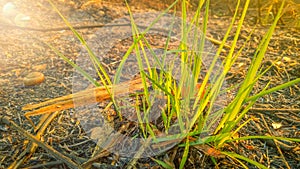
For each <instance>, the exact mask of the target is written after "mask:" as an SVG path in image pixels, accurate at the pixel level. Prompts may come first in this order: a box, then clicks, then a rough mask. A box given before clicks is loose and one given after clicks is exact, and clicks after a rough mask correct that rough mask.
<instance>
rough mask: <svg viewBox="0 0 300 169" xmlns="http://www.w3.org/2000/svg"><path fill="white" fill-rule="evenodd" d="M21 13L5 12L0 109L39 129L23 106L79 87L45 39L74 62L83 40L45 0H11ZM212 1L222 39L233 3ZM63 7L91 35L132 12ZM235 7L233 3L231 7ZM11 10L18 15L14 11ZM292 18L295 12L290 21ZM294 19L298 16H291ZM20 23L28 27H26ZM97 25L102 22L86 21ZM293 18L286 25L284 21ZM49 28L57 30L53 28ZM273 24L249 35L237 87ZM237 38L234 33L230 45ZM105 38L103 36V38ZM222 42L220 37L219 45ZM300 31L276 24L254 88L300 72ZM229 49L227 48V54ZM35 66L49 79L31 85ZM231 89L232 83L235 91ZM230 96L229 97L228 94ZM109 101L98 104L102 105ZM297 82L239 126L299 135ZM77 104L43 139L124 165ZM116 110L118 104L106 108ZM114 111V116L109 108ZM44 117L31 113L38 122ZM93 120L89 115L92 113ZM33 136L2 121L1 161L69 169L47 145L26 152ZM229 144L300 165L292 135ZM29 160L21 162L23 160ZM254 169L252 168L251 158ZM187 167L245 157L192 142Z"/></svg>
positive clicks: (281, 163) (166, 157) (213, 23)
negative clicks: (79, 115) (216, 154)
mask: <svg viewBox="0 0 300 169" xmlns="http://www.w3.org/2000/svg"><path fill="white" fill-rule="evenodd" d="M7 2H8V1H6V0H3V1H0V6H1V7H2V6H4V5H5V4H6V3H7ZM10 2H13V3H14V4H15V6H16V8H17V9H18V11H19V12H20V13H23V14H25V15H27V16H30V19H29V20H25V21H18V20H17V21H16V20H14V19H13V17H11V16H4V15H3V12H2V15H1V20H0V28H1V29H0V35H1V37H2V38H1V40H0V49H1V52H0V63H1V65H0V116H7V117H9V118H10V119H11V120H12V121H14V122H15V123H17V124H18V125H19V126H20V127H21V128H23V129H24V130H26V131H28V132H30V133H35V132H34V131H33V127H32V125H31V124H30V123H29V121H28V120H27V119H26V118H25V117H24V113H26V112H25V111H22V107H23V106H25V105H27V104H32V103H39V102H42V101H46V100H49V99H53V98H56V97H60V96H64V95H67V94H71V93H72V92H73V90H74V77H73V75H74V69H73V68H72V67H71V66H70V65H69V64H68V63H66V62H65V61H64V60H63V59H61V57H59V56H58V55H57V54H56V53H55V52H53V50H51V49H50V47H49V46H47V44H50V45H52V46H53V47H55V48H57V49H58V51H60V52H61V53H63V54H64V55H65V56H66V57H68V58H70V59H71V60H73V61H76V59H77V57H78V56H81V55H82V54H83V53H84V52H83V47H82V46H81V44H80V42H79V40H78V39H76V37H75V36H74V35H73V33H72V32H71V31H69V30H64V29H63V28H65V27H66V25H65V23H64V22H63V20H62V19H61V18H60V17H59V16H58V14H57V13H56V12H55V11H54V10H53V9H52V7H51V5H50V4H49V3H48V2H47V1H44V0H36V1H34V2H33V1H30V0H12V1H10ZM218 2H220V1H215V2H213V5H212V11H213V12H211V14H210V18H209V23H208V32H207V36H208V37H210V38H213V39H215V40H222V38H223V36H224V35H225V33H226V29H227V27H228V25H229V23H230V19H231V16H232V13H231V11H230V9H231V6H230V5H229V6H228V5H222V4H218ZM54 3H55V5H56V6H57V8H58V9H59V10H60V12H61V13H62V14H63V15H64V16H65V17H66V18H67V20H68V21H69V22H70V23H71V24H72V25H73V26H75V27H76V26H77V27H78V32H79V33H80V34H81V35H83V37H84V38H85V39H86V40H87V41H89V40H91V39H92V38H93V37H95V34H97V31H99V29H100V28H101V27H100V26H101V25H102V24H107V23H110V22H112V21H113V20H114V19H117V18H120V17H123V16H125V15H128V12H127V9H126V6H125V4H124V3H123V1H122V2H118V1H88V0H85V1H78V0H68V1H66V0H55V1H54ZM129 4H130V5H131V8H132V11H133V12H154V11H161V10H162V9H165V8H166V7H167V5H164V4H163V3H159V1H155V0H153V1H146V0H143V1H135V0H132V1H131V2H130V3H129ZM233 9H234V8H233ZM12 15H13V14H12ZM256 15H257V13H256V11H255V10H254V8H251V9H250V14H249V16H248V18H247V20H246V23H245V24H244V26H243V30H242V33H241V36H240V38H239V41H238V48H237V50H238V49H239V48H240V47H242V46H243V44H244V42H245V41H246V38H247V36H249V34H250V33H251V31H253V29H254V24H255V23H256V21H257V19H255V16H256ZM291 20H292V19H291V18H290V20H288V21H291ZM289 23H293V22H289ZM14 24H18V25H21V26H25V27H27V28H32V29H31V30H30V29H24V28H23V29H21V28H19V27H16V26H12V25H14ZM87 25H97V26H98V27H92V26H91V27H85V28H82V26H87ZM287 25H288V26H287ZM52 28H54V29H56V28H59V29H58V30H51V29H52ZM267 28H268V26H262V25H259V26H257V27H256V29H255V30H254V32H253V35H252V37H251V40H250V41H248V42H247V44H246V46H245V48H244V49H243V51H242V53H241V57H239V58H238V60H237V63H236V64H235V65H234V66H233V67H232V70H230V73H229V75H228V77H227V82H228V84H229V85H230V86H231V85H232V86H234V85H236V84H238V83H239V82H241V81H242V79H243V78H244V77H245V74H246V71H247V68H248V66H249V64H250V62H251V58H252V56H253V55H254V52H255V50H256V47H257V45H258V44H259V42H260V40H261V39H262V37H263V36H264V35H265V33H266V31H267ZM233 37H234V31H232V32H231V35H230V37H229V41H228V42H227V44H229V45H230V43H231V41H232V40H233ZM101 40H102V39H99V41H100V42H101ZM153 45H160V44H159V42H155V41H154V42H153ZM215 46H216V47H217V44H215ZM127 47H128V44H126V42H118V43H117V44H113V47H112V48H111V49H110V51H109V52H108V54H107V56H105V57H103V59H102V60H101V61H102V62H103V63H104V64H105V65H107V70H108V71H109V74H110V75H113V74H114V72H115V69H116V68H117V66H118V64H117V63H119V60H120V58H121V57H122V55H123V54H124V52H126V50H127ZM299 51H300V34H299V28H296V27H291V25H289V24H285V25H283V24H282V25H281V27H278V28H277V29H276V32H275V34H274V35H273V38H272V40H271V42H270V45H269V47H268V51H267V53H266V55H265V59H264V61H263V65H262V67H263V68H266V67H267V66H269V65H271V64H272V63H274V66H273V67H272V68H271V69H270V70H269V71H268V72H267V73H266V74H265V75H264V76H263V77H262V78H261V79H260V80H259V81H258V83H257V84H256V85H255V91H254V92H259V91H261V90H262V89H263V88H264V87H265V86H266V85H267V84H268V83H270V87H274V86H275V85H279V84H282V83H284V82H287V81H290V80H293V79H295V78H299V77H300V56H299V55H300V52H299ZM227 52H228V49H227V48H225V49H224V51H223V53H222V55H225V54H226V53H227ZM30 72H41V73H43V74H44V75H45V81H44V82H42V83H41V84H39V85H36V86H31V87H26V86H24V84H23V79H24V77H25V76H26V75H28V74H29V73H30ZM232 95H234V90H233V91H232ZM228 100H230V96H228ZM106 104H107V102H105V103H100V105H99V106H100V107H102V108H103V111H104V109H105V107H106ZM299 110H300V84H297V85H295V86H292V87H289V88H286V89H284V90H280V91H278V92H275V93H272V94H270V95H267V96H265V97H263V98H261V99H260V100H259V101H258V103H257V104H255V105H254V106H253V108H252V109H251V110H250V112H249V114H247V115H246V117H245V120H246V119H247V118H251V119H252V120H251V122H250V123H248V124H247V125H246V126H245V127H243V128H242V130H241V131H240V132H239V136H247V135H276V136H285V137H291V138H300V111H299ZM75 111H76V110H74V109H69V110H65V111H61V112H58V113H57V117H56V118H54V120H53V121H52V122H51V124H50V125H49V126H48V127H47V128H46V130H45V132H44V134H43V135H42V136H41V140H42V141H43V142H44V143H45V144H48V145H50V146H51V147H53V148H54V149H55V150H57V151H59V152H60V153H62V154H63V155H65V156H66V157H69V158H70V159H72V160H73V161H74V162H76V163H78V164H82V163H84V162H86V161H88V160H89V159H91V158H92V157H94V159H93V160H92V162H91V164H92V168H124V167H126V166H127V165H128V163H130V160H131V159H128V158H123V157H122V156H118V155H115V154H113V153H107V152H106V153H103V151H101V150H99V149H98V147H97V146H96V143H95V142H94V141H93V140H92V139H91V138H90V132H91V131H85V130H84V129H83V128H82V126H81V125H80V122H79V121H78V119H76V118H75V116H74V113H75ZM105 111H108V112H110V113H113V110H105ZM111 116H116V115H115V114H111ZM39 118H40V116H37V117H33V118H32V119H33V121H34V122H35V123H37V121H38V120H39ZM89 120H91V119H89ZM91 123H93V122H91ZM29 145H30V143H29V142H28V141H27V139H26V137H25V136H24V135H23V134H22V133H19V132H18V131H16V130H14V129H13V128H11V127H9V126H8V125H2V124H0V152H1V153H0V168H8V167H9V166H18V167H19V168H69V167H68V166H67V165H66V164H65V163H64V162H62V161H60V160H57V158H55V157H54V156H52V155H51V154H49V153H47V152H46V151H45V150H44V149H43V148H40V147H39V148H37V150H36V151H35V153H34V154H32V155H30V156H29V157H28V159H25V160H24V157H27V155H29V154H30V153H29V152H30V151H29V150H28V148H27V147H29ZM183 150H184V149H183V148H172V149H170V150H168V151H167V152H166V153H163V154H162V155H159V156H157V157H156V158H157V159H160V160H163V161H165V162H168V163H170V165H173V166H174V168H178V167H179V164H180V160H181V157H182V155H183ZM223 150H224V151H232V152H236V153H238V154H241V155H243V156H246V157H248V158H250V159H252V160H255V161H258V162H260V163H262V164H263V165H265V166H267V167H269V168H295V169H296V168H300V144H299V143H295V142H287V141H276V142H275V143H274V141H272V140H270V141H266V140H259V139H254V140H247V141H239V142H233V143H230V144H226V145H225V147H224V149H223ZM22 160H24V162H23V161H22ZM136 167H137V168H160V167H159V166H158V165H157V163H155V162H154V161H153V160H151V158H144V159H139V160H138V161H137V162H136ZM249 167H250V168H255V167H253V166H252V165H250V164H249ZM185 168H241V166H240V164H239V163H238V162H237V161H235V160H233V159H231V158H229V157H222V158H218V159H217V161H216V165H215V164H214V163H213V161H212V160H211V158H210V157H209V156H208V155H207V154H205V153H204V152H203V151H201V149H200V150H199V148H197V147H191V148H190V153H189V158H188V161H187V163H186V167H185Z"/></svg>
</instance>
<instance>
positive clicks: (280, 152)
mask: <svg viewBox="0 0 300 169" xmlns="http://www.w3.org/2000/svg"><path fill="white" fill-rule="evenodd" d="M260 117H261V119H262V120H263V123H264V125H265V127H266V128H267V130H268V132H269V133H270V134H271V135H273V132H272V131H271V130H270V128H269V126H268V124H267V122H266V120H265V118H264V116H263V115H262V114H260ZM272 140H273V142H274V144H275V146H276V148H277V151H278V152H279V154H280V156H281V158H282V160H283V161H284V164H285V165H286V167H287V168H288V169H291V167H290V165H289V163H288V162H287V161H286V159H285V157H284V155H283V153H282V151H281V148H280V146H279V145H278V142H277V140H276V139H272Z"/></svg>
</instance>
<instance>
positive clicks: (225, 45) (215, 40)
mask: <svg viewBox="0 0 300 169" xmlns="http://www.w3.org/2000/svg"><path fill="white" fill-rule="evenodd" d="M116 26H120V27H123V26H131V24H130V23H124V24H95V25H80V26H73V28H74V29H77V30H78V29H89V28H101V27H116ZM0 27H5V28H10V29H20V30H27V31H37V32H50V31H63V30H70V28H69V27H67V26H66V27H57V28H32V27H22V26H17V25H10V24H3V23H1V22H0ZM137 27H139V28H142V29H147V28H148V27H147V26H143V25H137ZM150 30H152V31H158V32H166V33H169V31H170V30H167V29H163V28H151V29H150ZM205 38H206V39H207V40H209V41H210V42H212V43H213V44H215V45H221V44H222V42H221V41H219V40H217V39H214V38H211V37H205ZM224 47H225V48H227V49H230V48H231V47H230V45H228V44H224Z"/></svg>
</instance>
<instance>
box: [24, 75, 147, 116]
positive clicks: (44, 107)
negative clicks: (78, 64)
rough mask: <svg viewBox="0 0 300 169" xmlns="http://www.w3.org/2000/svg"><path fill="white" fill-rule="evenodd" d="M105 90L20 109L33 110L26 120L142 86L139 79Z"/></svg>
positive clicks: (102, 99) (97, 89)
mask: <svg viewBox="0 0 300 169" xmlns="http://www.w3.org/2000/svg"><path fill="white" fill-rule="evenodd" d="M149 84H150V83H149V82H146V85H147V87H148V86H149ZM107 89H108V90H107ZM107 89H106V88H105V87H104V86H101V87H97V88H92V89H87V90H83V91H80V92H77V93H74V94H70V95H67V96H62V97H59V98H55V99H51V100H48V101H45V102H42V103H38V104H34V105H26V106H24V107H23V108H22V110H33V111H31V112H27V113H25V115H24V116H25V117H26V118H28V117H30V116H36V115H42V114H46V113H52V112H55V111H61V110H66V109H69V108H74V104H76V106H84V105H89V104H93V103H98V102H101V101H104V100H108V99H110V98H111V95H114V96H118V95H122V94H130V93H133V92H135V91H138V90H143V89H144V84H143V81H142V79H141V78H140V77H139V78H136V79H133V80H130V81H127V82H123V83H120V84H118V85H113V86H107ZM34 109H36V110H34Z"/></svg>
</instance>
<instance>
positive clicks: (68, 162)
mask: <svg viewBox="0 0 300 169" xmlns="http://www.w3.org/2000/svg"><path fill="white" fill-rule="evenodd" d="M0 123H4V124H6V125H8V126H10V127H12V128H14V129H15V130H17V131H18V132H19V133H20V134H23V135H24V136H25V137H26V138H27V139H28V140H30V141H32V142H34V143H36V144H37V145H38V146H40V147H41V148H43V149H44V150H46V151H47V152H48V153H49V154H51V155H53V156H54V157H55V158H57V159H58V160H61V161H63V162H64V163H65V164H66V165H68V167H70V168H74V169H77V168H80V169H82V167H81V166H80V165H78V164H76V163H74V162H73V161H72V160H71V159H69V158H68V157H66V156H64V155H62V154H61V153H59V152H58V151H56V150H55V149H53V148H52V147H51V146H49V145H47V144H45V143H43V142H41V141H40V140H39V139H37V138H36V137H35V136H33V135H32V134H30V133H28V132H27V131H26V130H24V129H22V128H21V127H20V126H18V125H17V124H16V123H15V122H13V121H11V120H10V119H9V117H7V116H0Z"/></svg>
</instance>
